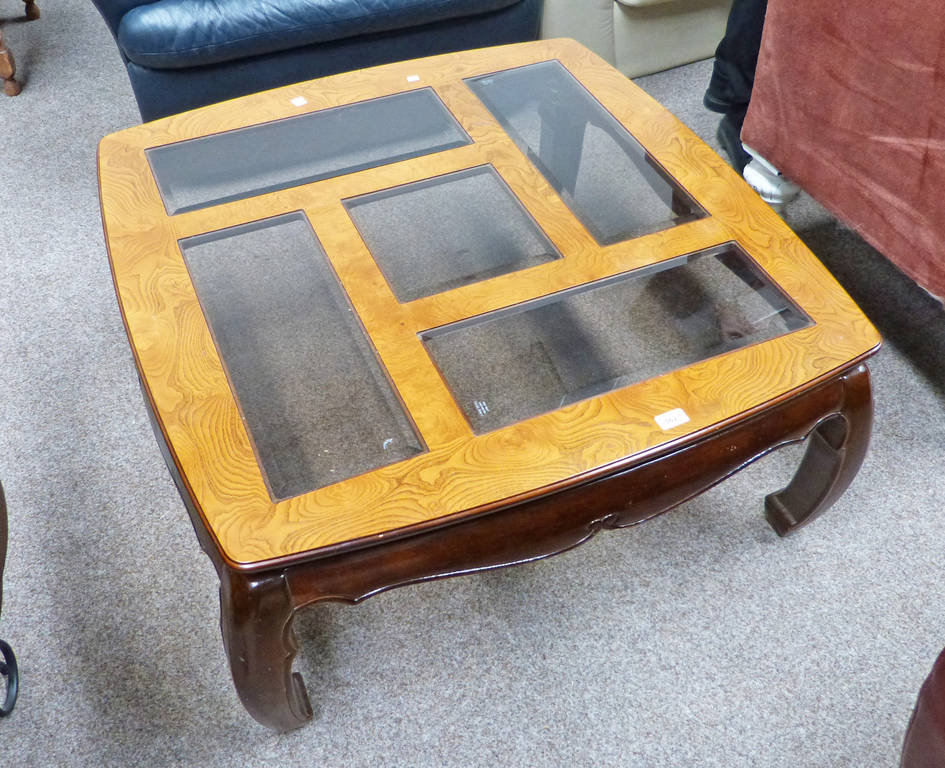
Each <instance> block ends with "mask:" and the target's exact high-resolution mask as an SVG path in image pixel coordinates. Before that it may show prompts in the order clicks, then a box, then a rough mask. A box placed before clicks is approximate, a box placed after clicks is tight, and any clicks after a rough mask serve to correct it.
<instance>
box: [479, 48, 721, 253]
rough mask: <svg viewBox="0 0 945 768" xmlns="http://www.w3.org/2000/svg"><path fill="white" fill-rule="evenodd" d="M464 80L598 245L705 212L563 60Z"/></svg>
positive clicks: (617, 240) (680, 221)
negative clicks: (565, 66) (562, 62)
mask: <svg viewBox="0 0 945 768" xmlns="http://www.w3.org/2000/svg"><path fill="white" fill-rule="evenodd" d="M466 83H467V84H468V85H469V87H470V88H471V89H472V90H473V92H474V93H475V94H476V95H477V96H478V97H479V99H480V100H481V101H482V102H483V104H485V106H486V107H487V108H488V109H489V110H490V111H491V112H492V114H493V115H495V117H496V119H497V120H498V121H499V123H500V124H501V125H502V127H503V128H504V129H505V131H506V133H508V134H509V136H511V138H512V140H513V141H514V142H515V143H516V144H517V145H518V147H519V149H521V150H522V152H524V153H525V154H526V155H528V157H529V159H530V160H531V161H532V162H533V163H534V164H535V166H536V167H537V168H538V169H539V170H540V171H541V172H542V174H544V176H545V178H546V179H548V182H549V183H550V184H551V185H552V186H553V187H554V188H555V190H556V191H557V192H558V194H559V195H561V198H562V199H563V200H564V202H565V203H566V204H567V205H568V207H569V208H570V209H571V210H572V211H573V212H574V215H575V216H577V217H578V219H580V220H581V222H582V223H583V224H584V226H585V227H587V229H588V231H589V232H590V233H591V234H592V235H593V236H594V238H595V239H596V240H597V242H598V243H600V244H601V245H611V244H612V243H617V242H620V241H622V240H629V239H630V238H633V237H639V236H640V235H644V234H647V233H649V232H656V231H658V230H661V229H666V228H668V227H671V226H673V225H675V224H681V223H684V222H687V221H692V220H693V219H697V218H701V217H703V216H704V215H705V213H704V212H703V211H702V209H701V208H699V206H698V205H697V204H696V202H695V201H694V200H693V199H692V198H691V197H690V196H689V195H688V194H687V193H686V192H685V191H683V190H682V188H681V187H679V185H678V184H676V183H675V182H674V181H673V180H672V179H671V178H670V177H669V176H668V174H666V172H665V171H663V169H662V168H660V167H659V166H658V165H657V163H656V162H655V161H654V160H653V159H652V157H651V156H650V155H649V153H647V151H646V150H645V149H644V148H643V147H642V146H641V145H640V143H639V142H638V141H637V140H636V139H635V138H633V136H632V135H630V133H629V132H628V131H627V129H626V128H624V127H623V125H621V124H620V123H619V122H618V121H617V120H616V119H615V118H614V117H613V115H611V114H610V113H609V112H607V110H605V109H604V108H603V107H602V106H601V104H600V102H598V101H597V100H596V99H595V98H594V97H593V96H592V95H591V94H590V93H589V92H588V90H587V89H586V88H585V87H584V86H583V85H581V84H580V83H579V82H578V81H577V80H576V79H575V78H574V76H573V75H572V74H571V73H570V72H568V71H567V70H566V69H565V68H564V67H563V66H562V65H561V64H560V62H557V61H544V62H541V63H540V64H530V65H528V66H525V67H518V68H516V69H508V70H504V71H502V72H497V73H495V74H491V75H485V76H482V77H475V78H470V79H468V80H467V81H466Z"/></svg>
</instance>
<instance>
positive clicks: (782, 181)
mask: <svg viewBox="0 0 945 768" xmlns="http://www.w3.org/2000/svg"><path fill="white" fill-rule="evenodd" d="M742 146H743V147H745V151H746V152H747V153H748V154H749V155H751V160H750V161H749V163H748V165H746V166H745V170H744V171H743V172H742V175H743V176H744V177H745V181H747V182H748V184H749V186H750V187H751V188H752V189H753V190H755V192H757V193H758V194H759V195H760V196H761V199H762V200H764V201H765V202H766V203H768V204H769V205H775V206H779V205H785V204H786V203H789V202H791V201H792V200H793V199H794V198H795V197H797V196H798V194H799V193H800V191H801V188H800V187H799V186H798V185H797V184H795V183H794V182H793V181H791V180H790V179H788V178H785V177H784V176H782V175H781V171H779V170H778V169H777V168H775V167H774V166H773V165H771V163H769V162H768V161H767V160H765V159H764V158H763V157H762V156H761V155H759V154H758V153H757V152H755V151H754V150H753V149H752V148H751V147H749V146H748V145H747V144H743V145H742Z"/></svg>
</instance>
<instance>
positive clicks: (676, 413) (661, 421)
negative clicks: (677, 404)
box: [653, 408, 689, 432]
mask: <svg viewBox="0 0 945 768" xmlns="http://www.w3.org/2000/svg"><path fill="white" fill-rule="evenodd" d="M653 421H655V422H656V423H657V425H659V428H660V429H662V430H663V431H664V432H665V431H667V430H670V429H672V428H673V427H678V426H679V425H680V424H685V423H686V422H687V421H689V416H688V415H687V414H686V412H685V411H684V410H683V409H682V408H673V410H671V411H666V413H661V414H659V416H654V417H653Z"/></svg>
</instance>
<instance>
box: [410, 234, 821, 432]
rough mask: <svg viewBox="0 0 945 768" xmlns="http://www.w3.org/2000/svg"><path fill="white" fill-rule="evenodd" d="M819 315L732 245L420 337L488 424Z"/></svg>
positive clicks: (477, 421)
mask: <svg viewBox="0 0 945 768" xmlns="http://www.w3.org/2000/svg"><path fill="white" fill-rule="evenodd" d="M810 324H811V320H810V318H809V317H807V315H805V314H804V313H803V312H802V311H801V310H800V309H799V308H798V307H797V306H796V305H794V304H793V303H792V302H791V300H790V299H789V298H788V297H787V296H786V295H785V294H784V293H783V292H782V291H781V290H780V289H779V288H778V287H777V286H776V285H774V283H772V282H771V280H770V279H769V278H768V277H767V276H766V275H765V274H764V273H763V272H762V271H761V269H760V268H759V267H758V266H757V265H755V263H754V262H753V261H751V259H750V258H749V257H748V256H747V255H746V254H745V253H744V252H742V251H741V250H740V249H739V248H738V247H737V246H735V245H726V246H721V247H719V248H714V249H711V250H709V251H703V252H700V253H696V254H693V255H689V256H680V257H678V258H676V259H672V260H670V261H668V262H665V263H662V264H657V265H653V266H651V267H645V268H643V269H640V270H636V271H634V272H629V273H626V274H623V275H617V276H615V277H612V278H607V279H606V280H601V281H598V282H596V283H591V284H589V285H583V286H580V287H578V288H573V289H571V290H568V291H562V292H559V293H556V294H552V295H550V296H547V297H544V298H542V299H536V300H534V301H530V302H526V303H525V304H521V305H518V306H516V307H510V308H508V309H503V310H499V311H497V312H492V313H489V314H487V315H481V316H479V317H476V318H472V319H470V320H466V321H463V322H460V323H454V324H452V325H448V326H443V327H442V328H436V329H434V330H431V331H427V332H426V333H424V334H422V335H421V337H422V339H423V342H424V344H425V346H426V348H427V350H428V351H429V352H430V354H431V356H432V357H433V359H434V361H435V362H436V364H437V366H439V368H440V371H441V372H442V373H443V375H444V377H445V379H446V381H447V383H448V384H449V386H450V388H451V389H452V392H453V396H454V397H455V399H456V401H457V403H459V405H460V407H461V408H462V409H463V412H464V413H465V414H466V418H467V419H468V420H469V423H470V424H471V425H472V428H473V430H474V431H475V432H476V433H482V432H488V431H489V430H493V429H498V428H499V427H503V426H505V425H507V424H512V423H514V422H516V421H521V420H523V419H527V418H530V417H532V416H536V415H538V414H540V413H545V412H547V411H553V410H555V409H557V408H561V407H562V406H564V405H567V404H568V403H573V402H576V401H578V400H583V399H585V398H589V397H595V396H597V395H600V394H603V393H605V392H609V391H610V390H614V389H619V388H621V387H626V386H629V385H630V384H634V383H636V382H639V381H643V380H644V379H649V378H652V377H654V376H659V375H662V374H664V373H668V372H669V371H672V370H676V369H679V368H684V367H686V366H688V365H692V364H693V363H696V362H698V361H700V360H705V359H707V358H709V357H713V356H715V355H720V354H723V353H725V352H729V351H731V350H734V349H738V348H740V347H744V346H747V345H749V344H756V343H758V342H761V341H765V340H767V339H771V338H774V337H775V336H780V335H782V334H785V333H789V332H790V331H794V330H797V329H798V328H803V327H805V326H807V325H810Z"/></svg>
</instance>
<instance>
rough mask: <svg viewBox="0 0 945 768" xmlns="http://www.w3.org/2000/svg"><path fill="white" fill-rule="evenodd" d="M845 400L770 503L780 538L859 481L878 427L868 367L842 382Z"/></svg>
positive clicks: (809, 439)
mask: <svg viewBox="0 0 945 768" xmlns="http://www.w3.org/2000/svg"><path fill="white" fill-rule="evenodd" d="M841 381H842V382H843V387H844V400H843V404H842V406H841V408H840V411H839V412H838V413H835V414H832V415H830V416H828V417H827V418H825V419H824V420H823V421H821V422H820V424H818V425H817V426H816V427H815V428H814V429H813V431H812V432H811V433H810V435H808V437H807V450H806V451H805V453H804V458H803V459H802V460H801V466H800V467H799V468H798V470H797V473H796V474H795V475H794V477H793V478H792V479H791V482H790V483H789V484H788V485H787V487H786V488H783V489H782V490H780V491H778V492H777V493H772V494H771V495H769V496H768V497H767V498H766V499H765V517H766V518H767V520H768V523H769V524H770V525H771V527H772V528H773V529H774V530H775V532H776V533H777V534H778V535H779V536H785V535H787V534H788V533H791V532H792V531H794V530H796V529H797V528H799V527H801V526H802V525H805V524H806V523H809V522H810V521H811V520H813V519H814V518H816V517H817V516H818V515H820V514H821V513H823V512H824V511H826V510H827V509H829V508H830V506H831V505H832V504H833V503H834V502H835V501H836V500H837V499H839V498H840V496H841V495H842V494H843V492H844V491H845V490H846V489H847V487H848V486H849V485H850V483H851V482H852V480H853V478H854V477H855V476H856V473H857V471H858V470H859V468H860V465H861V464H862V463H863V458H864V456H865V455H866V448H867V446H868V445H869V438H870V431H871V430H872V425H873V399H872V390H871V387H870V378H869V371H868V370H867V368H866V366H865V365H861V366H858V367H857V368H855V369H853V370H852V371H848V372H847V373H846V374H844V375H843V376H842V377H841Z"/></svg>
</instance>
